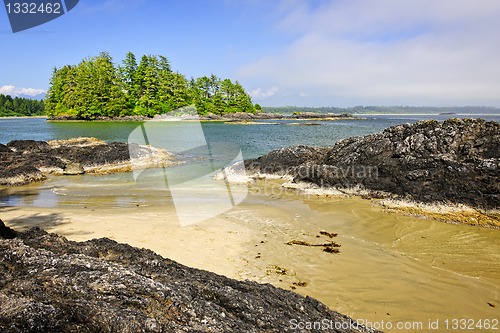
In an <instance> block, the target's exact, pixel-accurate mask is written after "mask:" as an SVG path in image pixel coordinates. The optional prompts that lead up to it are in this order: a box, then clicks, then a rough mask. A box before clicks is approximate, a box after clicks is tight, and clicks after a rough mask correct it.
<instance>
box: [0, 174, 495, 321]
mask: <svg viewBox="0 0 500 333" xmlns="http://www.w3.org/2000/svg"><path fill="white" fill-rule="evenodd" d="M274 190H275V189H274ZM274 190H273V188H272V187H266V186H264V185H263V184H258V185H254V186H253V187H252V188H251V190H250V194H249V196H248V197H247V199H246V200H245V201H244V202H243V203H242V204H240V205H238V206H236V207H235V208H233V209H232V210H230V211H228V212H226V213H224V214H221V215H218V216H216V217H213V218H211V219H209V220H206V221H204V222H201V223H198V224H193V225H189V226H181V224H180V223H179V221H178V219H177V216H176V212H175V209H174V207H173V205H171V204H168V203H165V204H163V205H159V204H153V205H148V206H147V205H141V204H137V205H135V204H134V205H130V204H127V205H116V204H113V205H111V204H110V201H109V198H108V201H106V202H102V203H99V202H96V205H95V206H94V207H91V206H89V205H87V204H85V205H84V206H82V205H80V204H77V203H75V204H74V205H71V204H69V202H70V201H68V200H69V199H67V198H66V199H65V200H66V201H65V204H63V205H56V206H55V207H46V208H44V207H34V206H29V205H27V206H24V207H23V206H21V207H4V208H1V209H0V214H1V216H2V220H4V221H5V223H6V224H7V225H8V226H11V227H14V228H17V229H20V228H21V229H22V228H28V227H31V226H35V225H37V226H40V227H41V228H43V229H45V230H47V231H49V232H55V233H57V234H59V235H63V236H65V237H67V238H68V239H70V240H75V241H85V240H88V239H92V238H99V237H109V238H111V239H113V240H116V241H118V242H124V243H128V244H130V245H133V246H136V247H139V248H148V249H151V250H153V251H155V252H157V253H158V254H160V255H162V256H164V257H167V258H170V259H173V260H175V261H178V262H180V263H182V264H184V265H187V266H191V267H196V268H200V269H205V270H209V271H212V272H215V273H218V274H223V275H226V276H229V277H232V278H236V279H240V280H245V279H249V280H253V281H258V282H262V283H271V284H273V285H276V286H279V287H282V288H285V289H293V290H295V291H296V292H298V293H300V294H303V295H310V296H313V297H316V298H318V299H319V300H321V301H322V302H324V303H325V304H327V305H328V306H329V307H331V308H332V309H334V310H336V311H339V312H341V313H345V314H347V315H350V316H352V317H354V318H358V319H366V320H372V321H380V320H383V319H384V320H392V321H394V322H396V321H408V320H413V321H425V322H427V320H436V319H440V320H444V319H446V318H452V317H457V316H458V317H460V316H467V317H472V318H478V319H479V318H495V317H498V311H499V310H498V309H499V307H498V306H499V305H500V269H499V268H498V267H496V266H492V265H491V263H492V262H495V260H496V261H498V253H500V235H499V234H498V232H497V230H492V229H486V228H477V227H470V226H457V225H449V224H445V223H442V222H438V221H433V220H423V219H418V218H414V217H406V216H402V215H397V214H389V213H387V212H385V211H384V210H383V209H382V208H381V207H378V206H375V205H373V204H372V202H371V201H369V200H364V199H360V198H318V197H314V196H311V197H307V196H299V195H297V194H293V193H290V192H283V191H281V192H273V191H274ZM193 209H197V207H196V205H193ZM321 231H327V232H330V233H338V236H337V237H335V238H332V239H330V238H329V237H328V236H325V235H323V234H321V233H320V232H321ZM291 240H298V241H304V242H308V243H310V244H321V243H325V242H329V241H332V240H333V241H335V242H336V243H338V244H340V245H341V247H340V253H339V254H331V253H326V252H324V251H322V250H321V248H320V247H308V246H296V245H287V244H286V243H287V242H289V241H291ZM465 263H466V264H465ZM389 281H390V282H389ZM464 299H467V302H463V300H464ZM493 306H494V307H493Z"/></svg>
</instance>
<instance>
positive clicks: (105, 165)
mask: <svg viewBox="0 0 500 333" xmlns="http://www.w3.org/2000/svg"><path fill="white" fill-rule="evenodd" d="M172 161H173V157H172V155H171V154H169V153H167V152H166V151H163V150H161V149H155V148H152V147H144V146H139V145H137V144H127V143H124V142H111V143H106V142H103V141H100V140H97V139H94V138H78V139H70V140H54V141H49V142H45V141H34V140H15V141H11V142H9V143H8V144H7V145H6V146H5V145H1V146H0V185H7V186H13V185H24V184H27V183H31V182H35V181H41V180H44V179H45V178H46V176H47V174H58V175H62V174H65V175H75V174H83V173H109V172H117V171H130V170H131V169H132V162H136V163H138V164H139V163H140V164H141V167H142V168H143V167H144V166H145V164H147V163H149V164H150V166H151V167H153V166H157V165H160V164H163V165H165V164H167V165H168V164H172ZM146 167H147V165H146Z"/></svg>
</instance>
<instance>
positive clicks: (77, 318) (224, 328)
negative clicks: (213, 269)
mask: <svg viewBox="0 0 500 333" xmlns="http://www.w3.org/2000/svg"><path fill="white" fill-rule="evenodd" d="M12 233H14V234H12ZM3 235H8V236H10V237H7V238H9V239H3V237H1V236H3ZM12 236H13V237H12ZM0 257H1V258H2V262H1V265H0V275H1V277H2V278H1V279H0V304H1V305H2V306H1V307H0V331H2V332H62V333H64V332H113V333H114V332H287V331H296V330H294V329H293V326H292V325H291V323H293V320H295V322H296V323H299V322H300V323H307V322H309V323H313V322H321V321H323V323H324V322H327V323H329V325H330V327H331V329H325V330H323V331H324V332H375V331H373V330H368V329H366V328H364V327H362V326H357V325H356V324H355V322H353V321H352V320H351V319H350V318H348V317H346V316H343V315H341V314H339V313H336V312H334V311H331V310H329V309H328V308H327V307H326V306H325V305H323V304H322V303H320V302H318V301H317V300H315V299H313V298H310V297H303V296H300V295H298V294H295V293H293V292H290V291H286V290H283V289H279V288H276V287H273V286H271V285H268V284H266V285H261V284H258V283H255V282H248V281H244V282H240V281H236V280H232V279H229V278H226V277H223V276H220V275H217V274H214V273H210V272H206V271H202V270H198V269H194V268H189V267H186V266H183V265H180V264H178V263H176V262H174V261H171V260H169V259H164V258H162V257H160V256H158V255H156V254H155V253H153V252H152V251H150V250H145V249H137V248H134V247H131V246H129V245H125V244H119V243H116V242H115V241H112V240H110V239H106V238H103V239H93V240H90V241H87V242H81V243H78V242H72V241H68V240H67V239H65V238H63V237H60V236H57V235H55V234H48V233H46V232H44V231H42V230H41V229H39V228H33V229H31V230H29V231H26V232H22V233H15V232H14V231H12V229H9V228H7V227H5V226H4V225H3V223H2V222H0ZM335 323H337V324H336V325H335ZM335 327H338V328H340V329H335ZM327 328H328V327H327ZM312 331H317V330H309V329H305V330H302V331H301V332H312Z"/></svg>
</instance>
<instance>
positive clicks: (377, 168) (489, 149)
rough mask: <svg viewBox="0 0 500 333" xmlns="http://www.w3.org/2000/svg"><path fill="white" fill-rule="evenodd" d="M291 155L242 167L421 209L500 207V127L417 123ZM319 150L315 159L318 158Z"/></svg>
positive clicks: (280, 153)
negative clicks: (433, 205)
mask: <svg viewBox="0 0 500 333" xmlns="http://www.w3.org/2000/svg"><path fill="white" fill-rule="evenodd" d="M325 149H326V148H323V149H319V148H312V147H309V148H308V147H304V146H299V147H290V148H285V149H280V150H277V151H273V152H271V153H269V154H267V155H265V156H262V157H260V158H258V159H257V160H252V161H247V162H246V165H247V166H249V170H250V171H254V172H255V171H260V172H263V171H265V172H267V173H278V174H289V175H291V176H293V177H294V181H297V182H298V181H306V182H311V183H314V184H317V185H320V186H323V185H324V186H331V187H337V188H349V187H355V186H361V187H363V188H365V189H368V190H372V191H374V192H379V193H380V191H384V192H389V193H392V194H395V195H397V196H401V197H410V198H412V199H414V200H418V201H421V202H436V201H441V202H453V203H463V204H468V205H472V206H474V207H478V208H485V209H494V208H498V207H500V168H499V164H500V125H499V124H498V123H496V122H486V121H484V120H482V119H449V120H446V121H444V122H437V121H433V120H430V121H422V122H418V123H416V124H414V125H408V124H405V125H399V126H394V127H390V128H387V129H386V130H384V131H383V132H382V133H377V134H372V135H367V136H364V137H357V138H347V139H344V140H341V141H339V142H338V143H337V144H335V145H334V146H333V147H331V148H328V151H327V152H326V153H325ZM315 150H317V153H315Z"/></svg>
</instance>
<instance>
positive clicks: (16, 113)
mask: <svg viewBox="0 0 500 333" xmlns="http://www.w3.org/2000/svg"><path fill="white" fill-rule="evenodd" d="M43 115H44V104H43V101H39V100H33V99H28V98H21V97H14V98H12V96H9V95H3V94H0V117H30V116H43Z"/></svg>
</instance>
